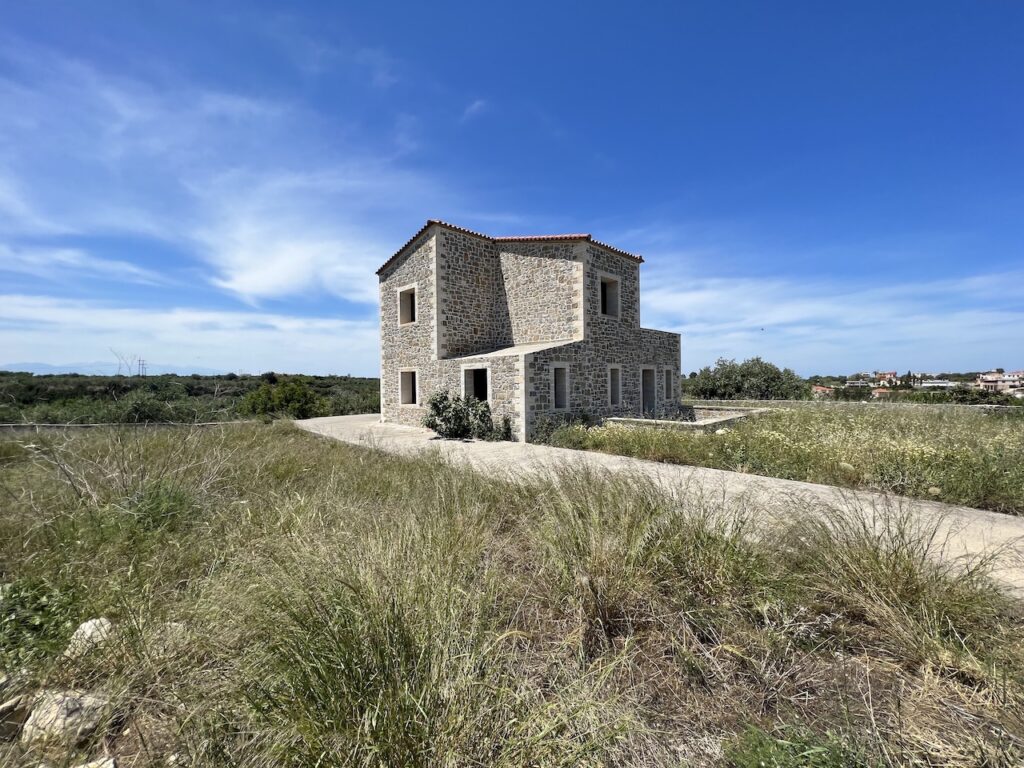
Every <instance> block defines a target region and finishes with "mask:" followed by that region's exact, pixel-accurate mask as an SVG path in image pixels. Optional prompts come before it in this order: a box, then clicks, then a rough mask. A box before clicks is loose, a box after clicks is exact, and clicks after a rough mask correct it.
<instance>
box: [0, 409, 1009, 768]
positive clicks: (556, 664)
mask: <svg viewBox="0 0 1024 768" xmlns="http://www.w3.org/2000/svg"><path fill="white" fill-rule="evenodd" d="M13 439H14V441H15V442H16V443H17V445H18V447H17V448H14V449H5V450H4V452H3V454H2V455H4V456H8V457H9V459H8V460H6V461H5V463H4V464H3V466H2V468H0V470H2V472H3V477H2V486H0V493H3V494H4V496H5V499H6V501H5V503H4V506H3V507H0V582H7V583H11V584H13V585H14V586H13V588H12V589H7V590H5V593H4V595H5V596H4V598H3V601H4V602H3V612H0V617H3V621H4V622H5V623H4V624H2V625H0V653H2V655H0V666H2V667H3V669H0V671H4V670H7V671H11V670H14V669H15V668H20V667H22V666H24V667H25V671H24V675H25V678H26V679H27V680H28V681H29V682H28V683H27V685H28V687H29V688H38V687H57V688H64V687H70V688H79V689H83V690H89V691H98V692H102V693H104V695H107V696H109V697H110V698H111V699H112V700H113V701H114V706H115V712H116V717H114V718H113V720H112V725H111V727H110V728H108V729H106V730H105V731H104V732H103V733H101V734H98V735H97V736H96V739H95V740H94V741H93V742H92V743H90V744H86V745H85V746H84V747H83V748H82V750H81V752H80V753H76V754H74V755H72V754H70V753H65V752H61V751H60V750H59V749H58V748H56V747H53V746H51V747H46V748H43V749H35V748H33V749H32V751H31V752H29V751H27V750H26V748H25V747H24V746H23V745H20V744H18V743H17V742H9V743H4V744H0V763H3V764H7V763H11V764H19V763H28V764H36V763H38V762H39V761H40V760H42V759H46V760H48V761H50V762H51V763H53V764H57V765H60V764H65V763H69V761H73V762H74V763H78V762H84V761H85V758H86V757H88V756H91V755H95V754H98V753H99V752H100V751H101V750H105V751H107V752H109V753H111V754H113V755H115V756H117V757H118V758H119V761H120V764H124V765H164V764H166V763H165V761H166V759H167V757H168V756H169V755H171V754H178V755H180V756H181V759H182V761H184V763H185V764H195V765H213V766H218V765H223V766H265V765H290V766H306V765H338V766H341V765H344V766H349V765H355V766H390V765H410V766H436V765H440V766H477V765H480V766H482V765H499V766H510V767H511V766H521V765H544V766H577V765H588V766H612V765H615V766H654V765H664V766H678V765H681V764H682V765H699V766H703V765H723V766H724V765H736V766H747V765H761V764H764V765H779V766H789V765H820V766H831V765H871V766H874V765H908V764H921V765H948V766H970V765H978V764H986V765H1006V766H1010V765H1014V764H1018V763H1019V762H1020V761H1021V760H1022V759H1024V752H1022V749H1021V744H1022V742H1021V740H1022V739H1024V619H1022V617H1021V615H1020V610H1019V607H1018V604H1017V603H1015V602H1014V601H1013V600H1012V599H1010V598H1008V597H1007V596H1005V595H1003V594H1001V593H1000V592H999V591H998V589H996V588H995V587H994V586H993V585H992V583H991V582H990V581H989V579H988V577H987V573H986V569H987V567H988V565H989V564H988V563H985V562H980V563H977V564H975V565H974V566H973V567H971V568H969V569H967V570H965V569H964V568H963V567H962V566H956V567H954V566H953V565H950V564H944V562H943V561H942V560H941V558H940V557H939V555H940V550H941V545H942V542H941V541H939V540H938V539H937V538H936V536H935V530H936V528H935V527H933V526H930V525H924V526H922V525H915V524H912V523H911V521H910V520H909V519H908V518H907V517H906V516H901V515H900V514H899V510H898V509H896V510H888V511H886V510H879V511H878V513H877V516H876V517H871V516H870V515H868V514H865V512H866V511H865V510H845V511H840V510H825V509H817V508H808V507H799V508H793V509H792V510H790V513H789V514H788V515H783V516H782V517H781V518H779V519H777V522H776V523H775V524H774V525H773V526H772V527H766V524H765V523H764V517H763V516H762V515H761V514H760V511H759V510H758V509H757V508H754V507H751V506H750V505H748V504H746V503H743V502H735V503H730V504H723V502H721V500H720V499H716V498H714V497H713V496H704V495H702V494H701V493H700V490H699V489H696V488H694V489H689V491H687V492H684V493H680V494H679V495H675V496H673V495H668V494H666V493H665V491H664V490H661V489H659V488H657V487H655V486H654V485H652V484H651V483H649V482H646V481H644V480H641V479H637V478H630V477H616V478H607V477H601V476H598V475H595V474H588V473H587V472H583V471H579V472H577V471H570V470H561V471H557V472H553V473H552V474H551V475H550V476H548V477H544V478H539V479H536V480H531V481H529V482H526V483H521V484H515V483H507V482H504V481H496V480H493V479H490V478H488V477H485V476H483V475H480V474H476V473H474V472H472V471H469V470H466V469H461V468H457V467H454V466H451V465H449V464H447V463H445V462H444V461H442V460H441V459H440V458H439V457H437V456H424V457H419V458H400V457H394V456H388V455H386V454H383V453H380V452H376V451H373V450H369V449H364V448H356V447H351V446H345V445H341V444H337V443H333V442H329V441H325V440H321V439H318V438H316V437H313V436H311V435H309V434H306V433H303V432H300V431H298V430H296V429H294V428H293V427H291V426H290V425H286V424H280V423H278V424H272V425H248V426H235V427H224V428H217V429H213V430H196V429H185V428H180V429H161V430H157V431H149V432H144V431H142V430H135V429H128V430H113V431H102V432H89V433H78V434H73V435H68V436H63V435H60V434H59V433H54V434H50V435H48V436H40V435H32V436H31V437H25V436H21V437H18V436H15V437H14V438H13ZM100 615H103V616H106V617H108V618H109V619H111V620H112V621H113V622H114V624H115V627H116V631H115V636H114V637H113V638H112V640H111V645H110V647H109V649H108V651H109V652H104V653H94V654H92V655H90V656H89V657H88V658H83V659H70V660H69V659H66V658H63V657H62V650H63V647H64V645H65V644H66V642H67V638H68V637H69V635H70V633H71V631H72V630H73V629H74V627H75V626H76V625H77V623H78V622H80V621H83V620H85V619H90V618H95V617H96V616H100ZM12 616H13V617H14V619H11V618H10V617H12ZM801 761H803V762H801Z"/></svg>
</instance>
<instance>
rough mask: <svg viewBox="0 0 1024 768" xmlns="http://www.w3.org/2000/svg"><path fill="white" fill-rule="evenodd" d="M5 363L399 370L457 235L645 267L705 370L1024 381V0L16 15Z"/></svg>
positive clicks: (6, 16)
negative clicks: (633, 256)
mask: <svg viewBox="0 0 1024 768" xmlns="http://www.w3.org/2000/svg"><path fill="white" fill-rule="evenodd" d="M2 19H3V23H2V24H0V363H3V362H21V361H33V362H35V361H38V362H44V363H51V364H60V363H68V362H73V361H94V360H112V359H114V353H119V354H121V355H125V356H132V355H140V356H142V357H145V358H146V359H147V360H150V361H152V362H154V363H163V364H171V365H175V366H177V367H179V368H180V369H182V370H183V371H187V370H191V369H193V368H203V369H221V370H245V371H251V372H257V371H263V370H270V369H273V370H278V371H302V372H308V373H354V374H369V375H376V373H377V341H376V339H377V330H376V319H375V318H376V304H375V302H376V278H375V276H374V270H375V269H376V267H377V266H379V264H380V263H382V262H383V261H384V260H385V259H386V258H387V257H388V256H389V255H390V254H391V253H392V252H393V251H394V250H395V249H396V248H397V247H398V246H399V245H401V244H402V243H403V242H404V241H405V240H406V239H407V238H408V237H409V235H411V234H412V233H413V232H414V231H415V230H416V229H417V228H418V227H420V226H421V225H422V223H423V221H424V220H426V219H428V218H441V219H445V220H448V221H452V222H454V223H457V224H460V225H462V226H466V227H470V228H473V229H478V230H482V231H485V232H488V233H492V234H495V235H501V234H540V233H552V232H580V231H584V232H591V233H593V234H594V236H595V237H597V238H599V239H601V240H604V241H606V242H610V243H612V244H614V245H617V246H619V247H621V248H624V249H627V250H630V251H634V252H639V253H641V254H643V255H644V256H645V258H646V259H647V263H646V264H645V265H644V267H643V268H642V287H643V293H644V298H643V302H642V314H643V322H644V325H647V326H651V327H659V328H666V329H671V330H677V331H679V332H681V333H682V334H683V368H684V370H686V371H689V370H693V369H696V368H699V367H700V366H703V365H706V364H709V363H712V362H713V361H714V360H715V359H716V358H717V357H720V356H724V357H735V358H740V359H742V358H745V357H749V356H753V355H761V356H762V357H765V358H766V359H769V360H772V361H774V362H777V363H779V364H782V365H788V366H791V367H794V368H795V369H797V370H798V371H799V372H801V373H804V374H810V373H815V372H848V371H855V370H865V369H866V370H874V369H891V368H898V369H900V370H905V369H907V368H913V369H915V370H968V369H970V370H974V369H986V368H989V367H993V366H1003V367H1006V368H1020V367H1024V342H1022V338H1024V3H1020V2H1018V1H1017V0H1003V1H999V0H992V1H990V2H976V0H964V1H963V2H937V1H935V0H930V1H928V2H924V1H921V2H902V3H891V2H888V3H882V2H879V3H873V2H858V3H845V4H838V3H821V2H773V3H767V2H739V1H731V2H726V3H721V2H712V1H711V0H707V2H674V3H663V4H659V3H650V4H632V5H630V4H622V3H588V4H586V6H584V5H582V4H575V3H552V2H546V3H539V4H531V3H525V2H523V3H514V4H503V5H501V6H494V5H493V4H487V3H465V4H459V3H443V4H437V3H426V4H424V3H408V4H390V3H383V2H382V3H349V4H342V3H329V2H324V3H288V4H281V3H265V4H261V3H254V2H244V3H242V2H240V3H229V2H205V3H195V4H192V3H185V2H166V3H150V2H139V3H127V2H121V3H110V2H103V1H102V0H93V1H92V2H89V3H79V2H67V3H54V2H33V3H8V4H7V5H6V7H5V8H4V10H3V12H2Z"/></svg>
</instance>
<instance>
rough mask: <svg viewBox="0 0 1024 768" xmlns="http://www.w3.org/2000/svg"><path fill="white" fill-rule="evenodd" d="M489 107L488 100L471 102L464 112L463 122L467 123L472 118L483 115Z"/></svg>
mask: <svg viewBox="0 0 1024 768" xmlns="http://www.w3.org/2000/svg"><path fill="white" fill-rule="evenodd" d="M487 107H488V104H487V100H486V99H476V100H474V101H471V102H470V103H469V104H468V105H467V106H466V108H465V109H464V110H462V118H461V120H462V122H466V121H467V120H471V119H472V118H474V117H477V116H479V115H481V114H483V113H484V112H485V111H487Z"/></svg>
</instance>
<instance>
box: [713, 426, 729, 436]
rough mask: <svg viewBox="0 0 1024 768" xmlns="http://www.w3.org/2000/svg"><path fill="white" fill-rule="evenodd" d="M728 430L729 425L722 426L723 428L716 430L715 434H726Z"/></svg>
mask: <svg viewBox="0 0 1024 768" xmlns="http://www.w3.org/2000/svg"><path fill="white" fill-rule="evenodd" d="M728 432H729V428H728V427H721V428H719V429H716V430H715V434H716V435H725V434H727V433H728Z"/></svg>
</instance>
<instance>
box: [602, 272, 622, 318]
mask: <svg viewBox="0 0 1024 768" xmlns="http://www.w3.org/2000/svg"><path fill="white" fill-rule="evenodd" d="M620 282H621V281H620V280H619V279H618V278H614V277H602V278H601V314H602V315H605V316H607V317H618V316H619V284H620Z"/></svg>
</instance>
